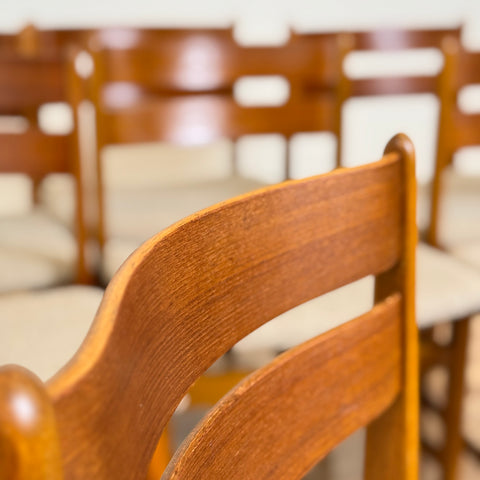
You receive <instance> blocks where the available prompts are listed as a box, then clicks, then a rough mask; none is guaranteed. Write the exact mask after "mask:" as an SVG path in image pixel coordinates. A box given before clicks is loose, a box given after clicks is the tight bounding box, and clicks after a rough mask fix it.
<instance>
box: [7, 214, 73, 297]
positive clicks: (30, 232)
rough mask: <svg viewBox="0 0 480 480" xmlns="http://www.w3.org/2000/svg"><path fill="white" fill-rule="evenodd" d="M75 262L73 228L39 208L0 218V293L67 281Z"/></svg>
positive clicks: (70, 279)
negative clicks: (70, 228)
mask: <svg viewBox="0 0 480 480" xmlns="http://www.w3.org/2000/svg"><path fill="white" fill-rule="evenodd" d="M76 262H77V245H76V240H75V237H74V235H73V233H72V231H71V230H69V229H68V228H67V227H65V225H63V224H61V223H59V222H58V221H56V220H55V219H53V218H52V217H51V216H49V215H48V214H47V213H46V212H45V211H43V210H42V209H40V208H37V209H34V210H32V211H31V212H29V213H26V214H23V215H15V216H1V217H0V272H1V275H0V293H1V292H8V291H12V290H19V289H28V288H42V287H48V286H51V285H58V284H61V283H65V282H70V281H72V280H73V279H74V277H75V272H76V267H77V263H76Z"/></svg>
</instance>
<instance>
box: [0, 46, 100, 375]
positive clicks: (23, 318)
mask: <svg viewBox="0 0 480 480" xmlns="http://www.w3.org/2000/svg"><path fill="white" fill-rule="evenodd" d="M43 45H44V44H43V43H41V44H40V45H36V47H35V48H37V47H38V49H39V50H34V51H30V53H29V54H28V55H27V53H25V52H24V51H23V50H19V51H17V50H16V49H8V48H6V47H5V48H0V50H1V53H0V84H1V87H0V92H1V93H0V115H7V114H8V115H15V116H19V117H20V118H22V119H23V121H24V124H25V127H24V129H22V130H20V131H19V132H16V133H12V132H10V133H9V132H5V131H2V132H0V172H1V173H2V174H7V175H6V177H9V176H10V174H16V173H19V174H22V175H24V176H28V177H29V178H30V179H31V181H32V183H33V187H34V188H33V190H34V195H33V197H34V199H33V200H34V201H33V202H30V201H28V202H23V203H22V204H20V205H19V206H18V208H17V209H16V210H15V211H10V212H9V213H8V215H7V214H5V215H3V211H2V215H1V216H0V272H1V273H0V363H5V362H7V363H10V362H12V361H13V362H15V363H19V364H22V365H24V366H28V367H29V368H31V369H33V370H34V371H35V373H36V374H37V375H39V376H40V377H41V378H42V379H44V380H47V379H48V378H49V377H50V376H52V375H53V374H54V373H55V372H56V371H57V370H58V368H59V367H60V366H61V365H63V364H64V363H65V361H67V360H68V359H69V358H70V357H71V355H72V353H73V352H74V351H75V350H76V348H78V345H79V344H80V342H81V340H82V338H83V337H84V335H85V332H86V330H88V327H89V325H90V323H91V316H92V315H93V313H94V312H95V311H96V308H97V307H98V305H99V303H100V298H101V295H102V290H101V289H100V288H95V287H90V286H85V285H78V284H79V283H88V282H89V281H90V280H91V276H90V275H89V272H88V271H87V269H86V265H85V235H84V231H85V230H84V223H83V218H84V217H83V209H82V195H81V189H80V188H79V183H80V182H81V175H80V167H79V164H78V163H77V162H76V159H77V155H76V154H75V141H76V138H75V136H76V132H73V133H70V134H64V135H60V134H58V135H57V134H49V133H46V132H44V131H43V130H42V129H41V127H40V125H39V124H38V122H37V117H38V109H39V108H40V107H41V106H42V105H44V104H45V103H46V102H50V101H59V100H62V101H65V100H66V98H67V90H68V85H69V82H68V80H67V79H68V76H69V75H68V72H67V63H66V61H65V58H63V60H62V62H61V61H60V60H61V57H60V56H57V55H56V54H55V55H54V54H53V53H52V52H51V51H50V49H49V48H46V49H45V51H43ZM64 54H65V52H64ZM56 173H70V174H71V175H72V177H74V178H75V179H76V180H77V182H76V194H75V199H76V206H72V209H73V210H75V212H74V213H75V215H73V216H74V217H75V220H74V222H73V224H72V225H70V224H64V223H63V222H61V221H60V220H59V219H58V218H56V217H55V216H54V215H53V214H51V213H50V212H49V211H47V209H46V208H45V204H44V203H43V202H42V201H41V200H42V198H41V197H42V194H41V193H40V190H41V189H42V185H41V182H42V180H44V179H45V177H46V176H47V175H50V174H56ZM13 176H14V175H12V177H13ZM19 183H20V182H19ZM21 185H24V183H23V182H22V183H21ZM24 190H27V191H24V193H25V197H28V194H29V193H31V192H30V190H29V189H28V188H25V189H24ZM9 200H10V199H9ZM9 200H7V202H9ZM68 200H69V199H68V198H67V199H65V198H61V199H60V202H64V203H67V202H68ZM7 202H6V203H7ZM9 203H13V202H9ZM32 203H33V206H32ZM7 206H9V207H10V205H7ZM5 210H6V209H5ZM10 210H12V209H10ZM32 290H33V291H32ZM46 352H47V353H46Z"/></svg>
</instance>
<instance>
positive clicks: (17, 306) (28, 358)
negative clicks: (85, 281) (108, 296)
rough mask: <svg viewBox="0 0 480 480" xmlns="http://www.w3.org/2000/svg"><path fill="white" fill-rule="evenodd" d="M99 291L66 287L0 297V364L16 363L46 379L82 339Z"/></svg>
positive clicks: (92, 314) (94, 310) (95, 305)
mask: <svg viewBox="0 0 480 480" xmlns="http://www.w3.org/2000/svg"><path fill="white" fill-rule="evenodd" d="M102 295H103V290H102V289H100V288H94V287H82V286H69V287H62V288H55V289H50V290H41V291H34V292H19V293H15V294H9V295H1V296H0V365H4V364H9V363H18V364H20V365H22V366H25V367H27V368H29V369H31V370H32V371H33V372H35V373H36V374H37V375H38V376H39V377H40V378H41V379H42V380H47V379H48V378H50V377H51V376H52V375H53V374H54V373H56V372H57V371H58V370H59V368H61V367H62V366H63V365H65V363H66V362H67V361H68V360H69V359H70V357H72V356H73V354H74V353H75V352H76V351H77V348H78V347H79V346H80V344H81V342H82V341H83V339H84V338H85V335H86V333H87V331H88V329H89V327H90V323H91V322H92V320H93V317H94V316H95V312H96V310H97V308H98V305H99V304H100V300H101V298H102Z"/></svg>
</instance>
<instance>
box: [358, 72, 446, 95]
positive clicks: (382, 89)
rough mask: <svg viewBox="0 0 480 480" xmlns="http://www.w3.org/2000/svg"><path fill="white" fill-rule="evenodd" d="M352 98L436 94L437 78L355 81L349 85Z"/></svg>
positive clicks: (384, 78) (408, 77)
mask: <svg viewBox="0 0 480 480" xmlns="http://www.w3.org/2000/svg"><path fill="white" fill-rule="evenodd" d="M349 87H350V91H349V93H350V94H351V95H352V96H367V95H399V94H408V93H436V92H437V89H438V77H437V76H428V77H427V76H425V77H423V76H395V77H377V78H365V79H355V80H352V81H351V84H350V85H349Z"/></svg>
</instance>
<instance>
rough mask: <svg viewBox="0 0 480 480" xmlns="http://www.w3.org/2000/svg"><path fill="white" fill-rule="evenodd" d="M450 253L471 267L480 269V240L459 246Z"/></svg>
mask: <svg viewBox="0 0 480 480" xmlns="http://www.w3.org/2000/svg"><path fill="white" fill-rule="evenodd" d="M449 253H451V254H452V255H454V256H455V257H456V258H458V259H460V260H462V261H464V262H466V263H468V264H469V265H472V266H474V267H476V268H480V240H473V241H471V242H464V243H461V244H458V245H456V246H455V247H453V248H452V249H451V250H450V252H449Z"/></svg>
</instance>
